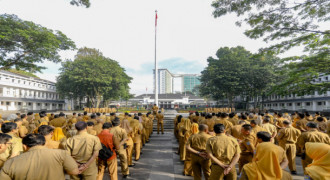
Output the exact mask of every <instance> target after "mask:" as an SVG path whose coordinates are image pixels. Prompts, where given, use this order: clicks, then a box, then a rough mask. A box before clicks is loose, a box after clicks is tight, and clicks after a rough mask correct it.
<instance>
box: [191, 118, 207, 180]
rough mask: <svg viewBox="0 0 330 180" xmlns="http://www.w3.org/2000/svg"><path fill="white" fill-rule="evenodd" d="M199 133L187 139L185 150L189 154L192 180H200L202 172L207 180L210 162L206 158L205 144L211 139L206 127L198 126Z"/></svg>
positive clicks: (203, 125)
mask: <svg viewBox="0 0 330 180" xmlns="http://www.w3.org/2000/svg"><path fill="white" fill-rule="evenodd" d="M198 130H199V133H198V134H194V135H192V136H190V137H189V139H188V142H187V144H186V148H187V150H188V151H190V152H191V166H192V171H193V174H194V180H201V179H202V172H201V171H203V174H204V177H205V179H206V180H207V179H208V178H209V177H210V174H211V169H210V166H211V161H210V159H209V158H208V157H207V153H206V142H207V140H208V139H209V138H210V137H212V136H211V135H209V134H207V133H208V126H207V125H205V124H200V125H199V127H198Z"/></svg>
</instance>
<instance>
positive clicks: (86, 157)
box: [65, 121, 102, 180]
mask: <svg viewBox="0 0 330 180" xmlns="http://www.w3.org/2000/svg"><path fill="white" fill-rule="evenodd" d="M75 127H76V129H77V130H78V134H77V135H75V136H73V137H71V138H69V139H67V140H66V145H65V149H66V151H67V152H68V153H69V154H70V155H71V156H72V157H73V158H74V159H75V161H76V162H77V163H78V165H79V175H71V176H70V177H71V179H73V180H77V179H85V180H95V179H96V177H97V166H96V158H97V156H98V154H99V150H100V149H102V146H101V142H100V139H99V138H98V137H96V136H93V135H90V134H88V133H87V124H86V123H85V122H83V121H79V122H77V123H76V124H75Z"/></svg>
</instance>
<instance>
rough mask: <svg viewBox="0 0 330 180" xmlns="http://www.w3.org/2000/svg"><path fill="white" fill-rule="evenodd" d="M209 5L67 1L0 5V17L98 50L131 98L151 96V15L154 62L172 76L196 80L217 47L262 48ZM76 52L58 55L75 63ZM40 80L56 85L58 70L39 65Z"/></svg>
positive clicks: (197, 0)
mask: <svg viewBox="0 0 330 180" xmlns="http://www.w3.org/2000/svg"><path fill="white" fill-rule="evenodd" d="M212 1H213V0H180V1H178V0H166V1H164V0H139V1H136V0H127V1H116V0H91V3H92V5H91V7H90V8H88V9H87V8H83V7H76V6H71V5H70V4H69V1H68V0H0V13H1V14H3V13H7V14H16V15H17V16H18V17H19V18H21V19H24V20H29V21H33V22H35V23H37V24H40V25H42V26H44V27H47V28H50V29H53V30H60V31H62V32H63V33H64V34H66V35H67V36H68V37H69V38H71V39H72V40H73V41H74V42H75V43H76V45H77V47H78V48H79V47H89V48H96V49H99V50H100V51H101V52H102V53H103V55H105V56H106V57H109V58H111V59H113V60H116V61H118V62H119V64H120V65H121V66H122V67H124V68H125V69H126V72H127V74H128V75H130V76H131V77H133V78H134V79H133V81H132V83H131V84H130V87H131V93H133V94H143V93H145V89H146V87H148V89H149V91H150V92H149V93H151V90H152V87H153V85H152V84H153V79H152V77H153V75H152V69H153V68H154V64H153V62H154V32H155V27H154V26H155V10H156V9H157V10H158V25H157V60H158V62H159V65H158V66H159V67H160V68H168V69H169V70H170V71H171V72H173V73H196V74H199V73H200V71H201V70H203V69H204V68H205V67H206V66H207V61H206V60H207V58H208V57H209V56H214V54H215V53H216V51H217V50H218V49H219V48H220V47H224V46H228V47H235V46H238V45H240V46H243V47H245V48H246V49H247V50H249V51H251V52H257V50H258V49H259V48H260V47H264V46H265V45H266V43H265V42H262V41H261V40H252V39H248V38H247V37H245V35H244V34H243V32H244V29H245V28H244V26H243V27H237V26H235V21H236V20H237V17H236V16H235V15H227V16H225V17H222V18H217V19H215V18H214V17H213V16H212V11H213V8H212V7H211V3H212ZM75 53H76V52H75V51H65V52H61V57H62V59H63V60H64V59H73V58H74V55H75ZM43 65H44V66H46V67H47V68H48V69H47V70H45V71H43V73H42V74H37V75H38V76H39V77H41V78H44V79H48V80H52V81H54V80H55V79H56V76H57V75H58V69H59V68H60V67H61V65H60V64H54V63H51V62H45V63H43Z"/></svg>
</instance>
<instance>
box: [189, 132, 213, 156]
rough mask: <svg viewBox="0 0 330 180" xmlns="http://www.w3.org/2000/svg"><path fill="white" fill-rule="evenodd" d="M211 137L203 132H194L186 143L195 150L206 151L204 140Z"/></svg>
mask: <svg viewBox="0 0 330 180" xmlns="http://www.w3.org/2000/svg"><path fill="white" fill-rule="evenodd" d="M210 137H212V136H211V135H209V134H206V133H205V132H200V133H198V134H194V135H192V136H190V137H189V139H188V142H187V144H189V145H190V147H191V148H193V149H195V150H196V151H202V152H205V151H206V142H207V140H208V139H209V138H210Z"/></svg>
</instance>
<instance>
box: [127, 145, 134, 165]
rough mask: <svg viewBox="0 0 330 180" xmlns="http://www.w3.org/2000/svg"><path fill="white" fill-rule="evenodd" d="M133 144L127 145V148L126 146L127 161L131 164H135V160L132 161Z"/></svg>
mask: <svg viewBox="0 0 330 180" xmlns="http://www.w3.org/2000/svg"><path fill="white" fill-rule="evenodd" d="M133 146H134V144H132V145H127V148H126V153H127V163H128V165H129V166H130V165H132V164H133V162H132V155H133Z"/></svg>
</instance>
